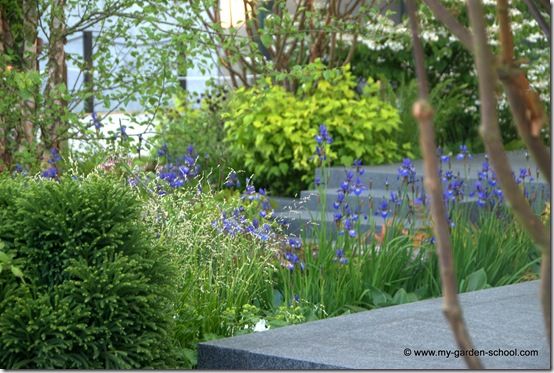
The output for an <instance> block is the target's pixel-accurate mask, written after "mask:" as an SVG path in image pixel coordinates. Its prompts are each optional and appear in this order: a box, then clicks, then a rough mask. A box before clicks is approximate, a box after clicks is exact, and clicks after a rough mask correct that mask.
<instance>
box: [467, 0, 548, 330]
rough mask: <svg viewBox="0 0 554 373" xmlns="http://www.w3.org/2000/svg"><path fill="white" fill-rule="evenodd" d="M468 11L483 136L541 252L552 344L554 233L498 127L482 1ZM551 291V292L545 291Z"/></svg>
mask: <svg viewBox="0 0 554 373" xmlns="http://www.w3.org/2000/svg"><path fill="white" fill-rule="evenodd" d="M467 8H468V12H469V20H470V25H471V29H472V31H473V46H474V49H475V64H476V67H477V76H478V78H479V79H478V81H479V98H480V101H481V110H480V111H481V128H480V132H481V136H482V137H483V142H484V143H485V148H486V150H487V154H488V155H489V159H490V161H491V164H492V167H493V169H494V171H495V172H496V175H497V177H498V180H499V182H500V186H501V187H502V190H503V192H504V195H505V196H506V199H507V201H508V202H509V204H510V206H511V209H512V211H513V213H514V215H515V216H516V217H517V218H518V219H519V221H520V223H521V224H522V225H523V227H524V228H525V229H526V230H527V231H528V232H529V234H530V235H531V237H532V238H533V240H534V241H535V243H536V244H537V245H538V246H539V247H540V248H541V250H542V253H543V257H542V268H541V275H542V288H541V291H542V295H541V298H542V304H543V313H544V320H545V324H546V328H547V333H548V339H549V340H550V325H551V316H550V312H551V310H550V301H551V294H550V286H551V285H550V279H551V274H550V271H549V270H548V269H549V265H548V264H545V262H548V263H550V233H549V232H548V231H547V230H546V229H545V227H544V226H543V224H542V222H541V221H540V220H539V219H538V217H537V216H536V215H535V214H534V212H533V210H532V209H531V207H530V206H529V203H528V202H527V200H526V199H525V197H524V196H523V193H522V192H521V191H520V190H519V188H518V186H517V184H516V182H515V180H514V178H513V176H512V168H511V166H510V163H509V161H508V157H507V156H506V153H505V152H504V147H503V145H502V140H501V139H502V137H501V135H500V129H499V126H498V118H497V101H496V95H495V86H496V78H497V76H496V73H495V70H494V58H493V54H492V52H491V49H490V47H489V45H488V42H487V30H486V26H485V15H484V10H483V4H482V3H481V2H480V1H479V0H468V1H467ZM545 290H548V291H545Z"/></svg>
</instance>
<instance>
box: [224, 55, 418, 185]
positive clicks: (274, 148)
mask: <svg viewBox="0 0 554 373" xmlns="http://www.w3.org/2000/svg"><path fill="white" fill-rule="evenodd" d="M299 69H301V68H300V67H299ZM298 75H300V76H301V77H302V80H301V84H300V86H299V88H298V90H297V92H296V93H295V94H293V93H290V92H288V91H286V90H285V89H284V88H283V87H281V86H279V85H274V84H272V83H271V82H269V81H266V82H265V84H261V85H259V86H257V87H254V88H250V89H244V88H241V89H238V90H237V91H236V92H235V93H234V95H233V97H232V98H231V101H230V103H229V108H228V111H227V112H226V114H225V117H224V118H225V119H226V121H225V128H226V130H227V133H226V141H227V143H228V144H229V147H230V149H231V152H232V155H233V157H234V159H235V160H236V161H237V163H238V164H239V165H241V167H243V168H244V169H245V171H247V172H248V173H253V174H255V175H256V183H257V184H259V185H263V186H265V187H268V188H270V189H271V190H272V191H273V192H274V193H278V194H281V193H284V194H294V193H295V192H298V191H299V190H301V189H302V188H305V187H307V186H308V185H309V183H310V182H311V180H312V178H313V169H314V167H315V166H316V165H317V164H318V163H317V162H318V158H317V157H314V153H315V145H314V137H315V135H316V134H317V131H318V129H319V126H320V125H321V124H325V125H326V126H327V129H328V132H329V134H330V135H331V137H332V138H333V139H334V141H333V143H332V144H331V146H330V150H329V152H328V153H327V158H328V161H330V162H334V163H336V164H340V165H345V166H350V165H351V164H352V162H353V161H354V160H355V159H361V160H362V161H363V162H364V164H380V163H385V162H393V161H397V160H399V159H401V158H402V157H403V156H405V155H409V149H408V146H404V145H403V144H397V143H396V142H395V141H394V140H393V138H391V137H392V135H393V134H394V133H395V131H397V130H398V128H399V123H400V120H399V116H398V113H397V111H396V109H395V108H394V107H392V106H391V105H389V104H387V103H385V102H383V101H382V100H381V99H380V98H379V97H378V94H377V93H378V91H379V84H378V83H375V82H372V81H370V82H369V83H368V85H367V86H366V87H365V88H364V90H363V93H362V94H358V93H356V91H355V90H354V88H355V87H356V84H357V83H356V80H355V78H354V76H353V75H352V73H351V72H350V69H349V67H348V66H346V67H343V68H340V69H325V67H324V66H323V64H321V63H320V62H318V63H315V64H312V65H309V66H307V67H305V68H303V70H302V71H300V73H299V74H298Z"/></svg>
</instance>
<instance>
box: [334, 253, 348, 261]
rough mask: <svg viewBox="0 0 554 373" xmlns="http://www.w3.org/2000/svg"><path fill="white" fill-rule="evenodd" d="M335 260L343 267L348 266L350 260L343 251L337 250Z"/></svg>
mask: <svg viewBox="0 0 554 373" xmlns="http://www.w3.org/2000/svg"><path fill="white" fill-rule="evenodd" d="M334 260H335V261H338V262H339V263H340V264H342V265H345V264H348V258H347V257H346V256H345V255H344V250H343V249H337V251H335V258H334Z"/></svg>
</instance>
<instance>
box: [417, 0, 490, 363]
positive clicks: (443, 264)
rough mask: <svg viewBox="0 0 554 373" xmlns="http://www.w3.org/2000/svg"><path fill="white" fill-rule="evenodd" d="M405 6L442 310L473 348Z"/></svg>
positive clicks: (460, 339)
mask: <svg viewBox="0 0 554 373" xmlns="http://www.w3.org/2000/svg"><path fill="white" fill-rule="evenodd" d="M406 7H407V10H408V15H409V17H410V26H411V30H412V41H413V54H414V60H415V65H416V75H417V80H418V85H419V100H418V101H417V102H416V103H414V106H413V115H414V117H415V119H416V120H417V121H418V123H419V126H420V137H419V139H420V147H421V151H422V153H423V159H424V174H425V181H424V185H425V190H426V191H427V193H428V194H429V196H430V197H431V214H432V218H433V223H434V224H433V231H434V234H435V237H436V242H437V253H438V256H439V265H440V273H441V280H442V281H441V282H442V295H443V299H444V304H443V312H444V315H445V316H446V318H447V320H448V321H449V323H450V327H451V329H452V332H453V333H454V337H455V339H456V342H457V343H458V346H459V347H460V349H462V350H466V351H467V350H472V349H474V346H473V343H472V341H471V337H470V335H469V333H468V331H467V327H466V325H465V322H464V318H463V314H462V308H461V306H460V302H459V301H458V289H457V288H458V286H457V282H456V273H455V269H454V262H453V258H452V247H451V243H450V231H449V224H448V220H447V215H446V211H445V208H444V202H443V193H442V186H441V181H440V178H439V174H438V170H439V162H438V159H437V155H436V152H435V149H436V144H435V132H434V129H433V120H432V117H433V110H432V108H431V106H430V104H429V103H428V101H427V100H428V96H429V86H428V82H427V74H426V72H425V63H424V53H423V47H422V45H421V41H420V39H419V30H418V29H419V25H418V20H417V15H416V3H415V0H407V1H406ZM464 357H465V361H466V363H467V365H468V367H469V368H471V369H482V365H481V361H480V360H479V358H478V357H477V356H468V355H464Z"/></svg>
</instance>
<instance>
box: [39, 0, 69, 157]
mask: <svg viewBox="0 0 554 373" xmlns="http://www.w3.org/2000/svg"><path fill="white" fill-rule="evenodd" d="M51 4H52V5H51V13H52V14H51V18H50V38H49V45H48V62H47V70H48V80H47V83H46V92H45V96H46V102H47V104H49V105H51V107H50V111H51V112H50V115H49V116H48V117H49V121H50V123H48V124H47V125H46V131H45V133H42V138H43V145H44V149H43V153H42V163H43V167H45V166H47V165H48V160H50V157H51V154H50V149H51V148H56V149H58V151H60V150H61V139H60V136H59V134H60V133H61V132H62V131H63V130H64V127H65V126H66V123H65V119H64V116H65V114H66V110H67V102H66V101H65V100H64V98H63V97H62V95H61V89H60V88H67V83H66V76H65V74H66V69H65V50H64V44H65V36H64V35H65V28H66V24H65V9H64V7H65V0H53V1H52V3H51ZM64 91H65V89H64Z"/></svg>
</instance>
